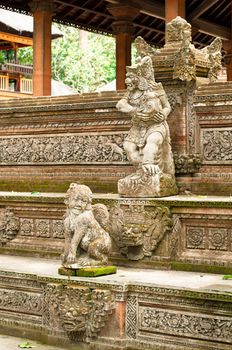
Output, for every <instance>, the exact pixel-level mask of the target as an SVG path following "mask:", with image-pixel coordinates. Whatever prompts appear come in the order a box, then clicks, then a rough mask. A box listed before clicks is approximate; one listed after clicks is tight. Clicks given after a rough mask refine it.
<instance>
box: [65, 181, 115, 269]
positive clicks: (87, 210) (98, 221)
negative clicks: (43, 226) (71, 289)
mask: <svg viewBox="0 0 232 350" xmlns="http://www.w3.org/2000/svg"><path fill="white" fill-rule="evenodd" d="M65 204H66V205H67V210H66V214H65V218H64V232H65V248H64V254H63V256H62V264H63V266H66V267H67V266H70V265H72V264H75V263H76V265H77V267H83V266H102V265H106V264H107V262H108V256H109V253H110V251H111V238H110V235H109V234H108V232H106V230H105V229H106V227H107V225H108V219H109V213H108V210H107V208H106V206H105V205H103V204H95V205H93V206H92V191H91V190H90V188H89V187H87V186H85V185H79V184H76V183H72V184H71V185H70V186H69V189H68V191H67V194H66V199H65Z"/></svg>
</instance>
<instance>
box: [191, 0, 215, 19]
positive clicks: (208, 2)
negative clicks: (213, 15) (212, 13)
mask: <svg viewBox="0 0 232 350" xmlns="http://www.w3.org/2000/svg"><path fill="white" fill-rule="evenodd" d="M217 2H218V0H204V1H202V3H201V4H200V5H199V6H198V7H197V8H196V9H195V10H193V11H192V12H191V14H190V15H189V16H188V21H192V20H194V19H196V18H198V17H200V16H201V15H202V14H203V13H204V12H206V11H207V10H208V9H210V7H212V6H213V5H214V4H216V3H217Z"/></svg>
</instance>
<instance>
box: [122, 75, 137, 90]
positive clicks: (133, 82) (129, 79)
mask: <svg viewBox="0 0 232 350" xmlns="http://www.w3.org/2000/svg"><path fill="white" fill-rule="evenodd" d="M125 83H126V86H127V90H128V91H133V90H134V89H136V88H138V85H139V79H138V78H137V77H136V76H135V75H132V74H128V73H127V75H126V80H125Z"/></svg>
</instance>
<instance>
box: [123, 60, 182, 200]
mask: <svg viewBox="0 0 232 350" xmlns="http://www.w3.org/2000/svg"><path fill="white" fill-rule="evenodd" d="M126 85H127V95H126V96H125V97H124V98H122V99H121V100H120V101H119V102H118V103H117V108H118V110H119V111H121V112H123V113H128V114H129V115H130V116H131V117H132V128H131V129H130V131H129V134H128V136H127V138H126V139H125V141H124V144H123V146H124V149H125V151H126V153H127V157H128V159H129V160H130V161H131V162H132V163H133V164H134V165H135V166H137V171H136V173H134V174H132V175H129V176H127V177H126V178H124V179H121V180H119V182H118V192H119V194H120V195H122V196H130V197H160V196H167V195H173V194H176V193H177V188H176V185H175V177H174V173H175V169H174V161H173V156H172V151H171V145H170V136H169V128H168V124H167V121H166V118H167V116H168V115H169V113H170V112H171V107H170V104H169V102H168V98H167V96H166V93H165V91H164V89H163V86H162V84H161V83H156V82H155V79H154V70H153V67H152V60H151V58H150V57H149V56H145V57H143V58H142V59H140V58H139V59H138V63H137V64H135V65H134V66H130V67H127V74H126Z"/></svg>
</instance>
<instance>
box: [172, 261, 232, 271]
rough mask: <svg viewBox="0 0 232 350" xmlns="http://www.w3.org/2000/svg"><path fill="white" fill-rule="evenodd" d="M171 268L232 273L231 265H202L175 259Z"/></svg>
mask: <svg viewBox="0 0 232 350" xmlns="http://www.w3.org/2000/svg"><path fill="white" fill-rule="evenodd" d="M171 268H172V270H178V271H191V272H204V273H217V274H232V267H229V266H215V265H202V264H191V263H182V262H176V261H173V262H171Z"/></svg>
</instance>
